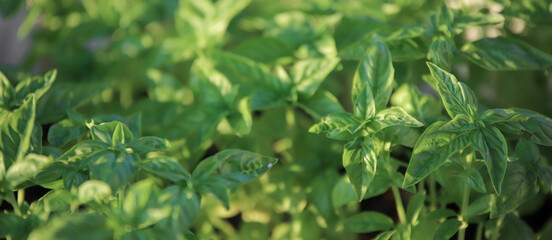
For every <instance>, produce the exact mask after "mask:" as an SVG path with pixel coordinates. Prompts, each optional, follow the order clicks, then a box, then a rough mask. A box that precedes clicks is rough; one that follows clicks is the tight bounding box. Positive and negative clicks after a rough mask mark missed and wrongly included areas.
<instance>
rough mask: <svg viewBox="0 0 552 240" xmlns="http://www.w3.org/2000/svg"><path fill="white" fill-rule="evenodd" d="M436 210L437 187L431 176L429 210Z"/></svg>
mask: <svg viewBox="0 0 552 240" xmlns="http://www.w3.org/2000/svg"><path fill="white" fill-rule="evenodd" d="M436 208H437V187H436V184H435V179H434V178H433V175H429V209H430V210H435V209H436Z"/></svg>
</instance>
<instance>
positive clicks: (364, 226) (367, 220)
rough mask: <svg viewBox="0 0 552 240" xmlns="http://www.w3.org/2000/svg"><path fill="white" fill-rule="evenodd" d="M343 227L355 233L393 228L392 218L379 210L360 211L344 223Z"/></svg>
mask: <svg viewBox="0 0 552 240" xmlns="http://www.w3.org/2000/svg"><path fill="white" fill-rule="evenodd" d="M344 225H345V228H346V229H348V230H350V231H353V232H355V233H369V232H377V231H386V230H389V229H391V228H393V219H391V218H390V217H388V216H386V215H384V214H382V213H379V212H372V211H368V212H362V213H359V214H356V215H354V216H352V217H350V218H349V219H347V220H346V221H345V223H344Z"/></svg>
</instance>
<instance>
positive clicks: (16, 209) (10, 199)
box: [4, 193, 23, 216]
mask: <svg viewBox="0 0 552 240" xmlns="http://www.w3.org/2000/svg"><path fill="white" fill-rule="evenodd" d="M4 200H6V202H8V203H9V204H11V205H12V207H13V211H14V212H15V214H17V215H19V216H22V215H23V214H22V212H21V208H19V204H17V201H16V200H15V197H14V196H13V193H8V194H7V195H6V198H5V199H4Z"/></svg>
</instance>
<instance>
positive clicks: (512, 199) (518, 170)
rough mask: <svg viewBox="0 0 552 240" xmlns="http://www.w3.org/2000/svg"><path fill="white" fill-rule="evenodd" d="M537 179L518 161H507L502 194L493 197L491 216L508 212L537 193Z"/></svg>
mask: <svg viewBox="0 0 552 240" xmlns="http://www.w3.org/2000/svg"><path fill="white" fill-rule="evenodd" d="M536 187H537V179H536V178H534V177H533V178H531V174H529V172H528V170H527V169H526V168H525V167H524V166H523V164H521V163H520V162H519V161H515V162H511V163H508V166H507V169H506V174H505V177H504V181H503V182H502V194H500V195H499V196H496V197H495V198H494V202H493V205H492V209H491V217H494V216H498V215H502V214H508V213H510V212H512V211H514V210H515V209H516V208H518V206H519V205H521V204H522V203H524V202H525V201H527V200H528V199H530V198H531V197H533V196H534V195H535V194H536V193H537V190H538V189H537V188H536Z"/></svg>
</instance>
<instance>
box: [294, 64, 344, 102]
mask: <svg viewBox="0 0 552 240" xmlns="http://www.w3.org/2000/svg"><path fill="white" fill-rule="evenodd" d="M338 63H339V58H311V59H306V60H301V61H298V62H296V63H295V64H294V65H293V68H292V69H291V74H292V76H293V82H294V83H295V89H296V90H297V91H298V92H299V94H300V95H303V96H304V97H306V98H309V97H311V96H312V95H314V93H315V92H316V90H318V87H319V86H320V84H322V82H323V81H324V80H325V79H326V78H327V77H328V75H329V74H330V73H331V72H332V71H333V70H334V68H335V67H336V66H337V64H338Z"/></svg>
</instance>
